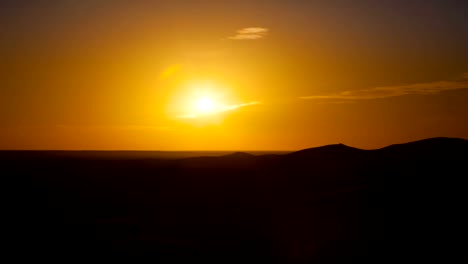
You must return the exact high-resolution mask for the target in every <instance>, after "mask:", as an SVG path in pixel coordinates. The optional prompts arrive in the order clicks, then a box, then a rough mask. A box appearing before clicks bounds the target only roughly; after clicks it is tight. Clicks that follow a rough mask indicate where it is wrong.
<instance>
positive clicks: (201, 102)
mask: <svg viewBox="0 0 468 264" xmlns="http://www.w3.org/2000/svg"><path fill="white" fill-rule="evenodd" d="M194 108H195V109H194V110H195V111H196V112H198V113H200V114H212V113H215V112H216V111H217V108H218V104H217V102H215V101H214V100H213V99H212V98H210V97H200V98H198V99H197V100H196V101H195V105H194Z"/></svg>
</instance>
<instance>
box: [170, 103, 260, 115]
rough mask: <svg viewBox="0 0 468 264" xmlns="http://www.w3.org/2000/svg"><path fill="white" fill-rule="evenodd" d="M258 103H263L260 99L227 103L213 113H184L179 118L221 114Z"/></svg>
mask: <svg viewBox="0 0 468 264" xmlns="http://www.w3.org/2000/svg"><path fill="white" fill-rule="evenodd" d="M258 104H261V102H259V101H253V102H248V103H243V104H236V105H226V106H222V107H220V108H219V109H216V110H215V111H213V112H212V113H206V114H195V113H191V114H184V115H180V116H178V118H182V119H192V118H198V117H203V116H207V115H216V114H219V113H224V112H228V111H232V110H236V109H239V108H242V107H246V106H251V105H258Z"/></svg>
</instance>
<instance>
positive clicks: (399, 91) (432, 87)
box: [299, 74, 468, 100]
mask: <svg viewBox="0 0 468 264" xmlns="http://www.w3.org/2000/svg"><path fill="white" fill-rule="evenodd" d="M465 75H466V74H465ZM459 89H468V80H467V79H466V78H465V79H463V80H458V81H438V82H428V83H417V84H408V85H399V86H385V87H376V88H372V89H363V90H355V91H344V92H340V93H333V94H326V95H311V96H302V97H299V98H300V99H305V100H313V99H338V100H371V99H382V98H389V97H397V96H404V95H411V94H419V95H435V94H439V93H442V92H444V91H450V90H459Z"/></svg>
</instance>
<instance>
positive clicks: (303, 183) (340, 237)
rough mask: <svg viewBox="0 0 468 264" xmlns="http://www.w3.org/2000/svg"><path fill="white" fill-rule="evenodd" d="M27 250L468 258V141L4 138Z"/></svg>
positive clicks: (267, 258)
mask: <svg viewBox="0 0 468 264" xmlns="http://www.w3.org/2000/svg"><path fill="white" fill-rule="evenodd" d="M0 166H1V175H2V176H1V179H2V192H3V194H6V195H5V196H4V198H3V204H4V205H3V206H2V209H1V210H2V218H3V220H6V222H5V223H4V224H3V226H2V229H3V230H2V234H3V235H2V240H3V241H4V242H6V243H5V244H6V246H2V247H3V249H2V251H3V252H5V253H7V255H12V256H14V257H15V259H16V260H20V259H22V258H32V259H34V260H35V261H39V260H44V259H49V260H59V261H62V262H63V263H67V262H69V261H70V260H83V261H89V262H94V261H103V262H104V263H107V262H111V261H115V260H123V261H126V262H133V263H134V262H141V261H143V260H145V261H146V260H149V261H151V262H154V263H384V262H385V263H426V262H428V261H432V262H434V263H466V262H467V260H468V259H467V257H466V256H467V246H468V243H467V239H468V236H467V229H468V218H467V217H466V215H467V212H468V206H467V202H466V201H467V199H466V198H467V193H468V191H467V187H468V185H467V182H468V181H467V178H468V141H467V140H463V139H449V138H435V139H428V140H423V141H418V142H413V143H407V144H402V145H393V146H389V147H386V148H383V149H378V150H360V149H355V148H352V147H348V146H345V145H330V146H324V147H319V148H313V149H307V150H302V151H299V152H294V153H289V154H281V155H272V154H269V155H255V156H254V155H250V154H246V153H234V154H230V155H225V156H220V157H199V158H186V159H153V158H144V157H140V158H125V157H121V156H119V157H118V158H116V157H114V156H112V155H110V154H109V156H106V155H100V156H93V155H91V154H89V155H69V154H66V153H61V152H0Z"/></svg>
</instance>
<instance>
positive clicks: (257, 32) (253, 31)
mask: <svg viewBox="0 0 468 264" xmlns="http://www.w3.org/2000/svg"><path fill="white" fill-rule="evenodd" d="M269 31H270V30H269V29H268V28H262V27H249V28H243V29H239V30H238V31H237V34H236V35H235V36H231V37H228V38H229V39H233V40H256V39H262V38H264V37H266V36H267V35H268V32H269Z"/></svg>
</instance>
